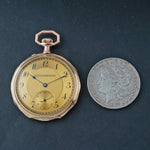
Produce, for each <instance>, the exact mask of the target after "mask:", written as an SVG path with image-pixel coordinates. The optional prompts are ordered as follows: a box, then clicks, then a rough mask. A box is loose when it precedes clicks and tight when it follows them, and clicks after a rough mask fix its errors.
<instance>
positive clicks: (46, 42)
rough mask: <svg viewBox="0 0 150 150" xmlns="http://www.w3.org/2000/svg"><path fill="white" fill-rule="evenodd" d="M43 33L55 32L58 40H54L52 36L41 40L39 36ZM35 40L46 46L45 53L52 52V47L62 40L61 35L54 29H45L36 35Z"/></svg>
mask: <svg viewBox="0 0 150 150" xmlns="http://www.w3.org/2000/svg"><path fill="white" fill-rule="evenodd" d="M42 34H53V35H55V36H56V38H57V39H56V41H55V42H54V41H53V39H51V38H43V39H42V41H41V42H40V41H39V36H40V35H42ZM35 42H36V43H37V44H39V45H41V46H43V47H44V51H43V53H45V54H46V53H50V47H51V46H54V45H56V44H58V43H59V42H60V35H59V34H58V33H56V32H55V31H53V30H43V31H40V32H39V33H37V34H36V35H35Z"/></svg>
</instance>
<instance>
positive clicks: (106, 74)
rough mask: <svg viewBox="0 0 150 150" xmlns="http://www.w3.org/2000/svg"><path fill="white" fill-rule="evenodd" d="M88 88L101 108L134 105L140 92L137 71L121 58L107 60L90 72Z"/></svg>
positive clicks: (99, 63) (96, 65)
mask: <svg viewBox="0 0 150 150" xmlns="http://www.w3.org/2000/svg"><path fill="white" fill-rule="evenodd" d="M87 86H88V90H89V93H90V95H91V97H92V98H93V99H94V100H95V101H96V102H97V103H98V104H100V105H101V106H103V107H106V108H110V109H119V108H123V107H125V106H127V105H129V104H130V103H132V102H133V101H134V100H135V98H136V97H137V95H138V93H139V91H140V77H139V74H138V72H137V71H136V69H135V68H134V67H133V66H132V65H131V64H130V63H129V62H127V61H125V60H123V59H120V58H107V59H104V60H102V61H99V62H98V63H96V64H95V65H94V66H93V67H92V69H91V70H90V72H89V75H88V79H87Z"/></svg>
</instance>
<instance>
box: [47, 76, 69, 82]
mask: <svg viewBox="0 0 150 150" xmlns="http://www.w3.org/2000/svg"><path fill="white" fill-rule="evenodd" d="M64 77H66V75H64V76H61V77H59V78H57V79H55V80H53V81H51V82H48V83H47V84H50V83H53V82H55V81H57V80H59V79H61V78H64Z"/></svg>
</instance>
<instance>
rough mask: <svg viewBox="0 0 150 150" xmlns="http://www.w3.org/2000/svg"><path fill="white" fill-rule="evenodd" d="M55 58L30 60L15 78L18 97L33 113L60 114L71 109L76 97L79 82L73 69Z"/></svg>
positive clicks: (51, 56)
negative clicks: (76, 87) (69, 107)
mask: <svg viewBox="0 0 150 150" xmlns="http://www.w3.org/2000/svg"><path fill="white" fill-rule="evenodd" d="M54 56H55V55H49V56H45V57H43V56H41V57H35V58H33V59H30V61H27V62H26V63H24V64H23V65H22V66H21V67H20V69H19V70H18V71H17V72H18V73H17V74H16V75H15V78H16V80H15V83H14V84H15V86H14V87H15V93H16V97H17V99H18V101H19V103H20V104H21V105H22V106H23V107H24V108H25V109H27V110H28V111H30V112H32V113H35V114H39V115H53V114H57V113H59V112H61V111H63V110H64V109H66V107H68V105H69V104H70V103H71V101H72V99H73V97H74V95H75V85H76V79H75V76H74V72H73V70H72V68H71V67H70V66H69V65H68V63H66V62H65V61H63V60H62V59H60V58H59V57H54ZM77 95H78V94H77Z"/></svg>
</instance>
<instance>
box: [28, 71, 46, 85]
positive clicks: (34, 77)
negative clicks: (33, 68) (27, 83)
mask: <svg viewBox="0 0 150 150" xmlns="http://www.w3.org/2000/svg"><path fill="white" fill-rule="evenodd" d="M29 75H30V76H31V77H32V78H33V79H35V80H37V81H38V82H40V83H41V84H42V85H43V86H44V84H45V83H43V82H42V81H40V80H39V79H37V78H36V76H34V75H32V74H30V73H29Z"/></svg>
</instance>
